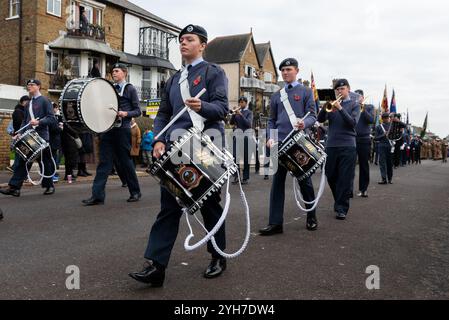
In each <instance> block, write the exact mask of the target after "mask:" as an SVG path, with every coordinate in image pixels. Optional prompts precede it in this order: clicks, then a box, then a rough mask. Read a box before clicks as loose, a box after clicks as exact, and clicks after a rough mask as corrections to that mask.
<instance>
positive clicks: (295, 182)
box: [280, 88, 327, 212]
mask: <svg viewBox="0 0 449 320" xmlns="http://www.w3.org/2000/svg"><path fill="white" fill-rule="evenodd" d="M280 94H281V102H282V104H283V105H284V108H285V111H286V112H287V114H288V118H289V119H290V123H291V125H292V127H293V130H292V131H291V132H290V134H288V135H287V138H288V137H289V136H290V135H291V134H293V132H295V131H297V129H296V128H295V125H296V123H297V122H298V118H297V117H296V114H295V112H294V111H293V108H292V106H291V104H290V101H289V100H288V94H287V92H286V91H285V88H283V89H282V90H281V91H280ZM309 114H310V112H308V113H307V114H306V115H305V116H304V117H303V118H301V119H300V121H304V120H305V119H306V118H307V117H308V116H309ZM287 138H285V139H284V141H282V143H284V142H285V141H286V140H287ZM326 160H327V158H325V159H324V163H323V166H322V170H321V180H320V187H319V188H318V193H317V196H316V198H315V200H313V201H311V202H308V201H305V200H304V199H303V197H302V195H301V192H299V191H298V186H299V184H298V179H297V178H296V177H293V193H294V194H295V201H296V204H297V205H298V207H299V209H301V210H302V211H304V212H311V211H313V210H315V208H316V207H317V206H318V202H319V201H320V199H321V196H322V195H323V193H324V187H325V185H326V174H325V170H324V168H325V167H326ZM298 198H299V200H301V201H302V202H303V203H305V204H309V205H312V207H311V208H310V209H307V208H304V207H303V206H302V205H301V202H300V201H299V200H298Z"/></svg>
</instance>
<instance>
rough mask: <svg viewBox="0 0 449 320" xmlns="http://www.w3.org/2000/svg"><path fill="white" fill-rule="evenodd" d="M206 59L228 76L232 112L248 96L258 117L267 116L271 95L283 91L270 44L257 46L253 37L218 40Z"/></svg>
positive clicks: (208, 47) (234, 36) (210, 45)
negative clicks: (259, 115)
mask: <svg viewBox="0 0 449 320" xmlns="http://www.w3.org/2000/svg"><path fill="white" fill-rule="evenodd" d="M204 56H205V59H206V60H207V61H210V62H213V63H217V64H219V65H220V66H221V67H222V68H223V69H224V71H225V72H226V75H227V77H228V79H229V102H230V106H231V108H233V107H236V106H237V104H238V97H239V96H246V97H247V98H248V101H249V102H250V104H251V107H252V110H253V112H254V114H255V115H256V116H257V115H258V114H260V113H264V114H267V112H268V110H267V107H268V105H269V99H270V97H271V95H272V94H273V93H274V92H276V91H278V90H279V89H280V88H279V86H278V85H277V79H278V72H277V69H276V63H275V61H274V56H273V53H272V50H271V45H270V43H269V42H268V43H264V44H256V43H255V42H254V37H253V34H252V33H247V34H240V35H232V36H225V37H218V38H215V39H213V40H212V41H211V42H209V44H208V46H207V48H206V52H205V55H204Z"/></svg>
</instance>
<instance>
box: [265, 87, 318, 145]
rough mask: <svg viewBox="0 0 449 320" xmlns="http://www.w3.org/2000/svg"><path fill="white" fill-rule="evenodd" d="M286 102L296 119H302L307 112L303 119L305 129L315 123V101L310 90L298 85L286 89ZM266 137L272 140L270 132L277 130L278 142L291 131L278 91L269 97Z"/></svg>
mask: <svg viewBox="0 0 449 320" xmlns="http://www.w3.org/2000/svg"><path fill="white" fill-rule="evenodd" d="M286 91H287V95H288V100H289V101H290V104H291V106H292V109H293V112H294V113H295V115H296V117H297V118H303V117H304V116H305V115H306V114H307V112H309V111H310V114H309V115H308V116H307V118H306V119H304V123H305V126H306V129H308V128H310V127H312V126H313V125H314V124H315V122H316V112H315V108H316V105H315V101H314V99H313V92H312V90H311V89H310V88H306V87H305V86H303V85H302V84H299V85H297V86H295V87H293V88H291V89H286ZM268 129H269V132H268V137H269V139H274V138H275V137H274V136H272V133H271V130H276V129H277V130H278V137H277V140H278V141H282V140H284V139H285V138H286V137H287V135H288V134H289V133H290V132H291V131H292V130H293V127H292V124H291V123H290V118H289V117H288V114H287V111H286V110H285V107H284V104H283V103H282V101H281V93H280V91H278V92H276V93H275V94H273V95H272V96H271V101H270V119H269V120H268Z"/></svg>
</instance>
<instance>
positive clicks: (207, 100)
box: [153, 61, 229, 146]
mask: <svg viewBox="0 0 449 320" xmlns="http://www.w3.org/2000/svg"><path fill="white" fill-rule="evenodd" d="M180 76H181V72H180V71H178V72H177V73H175V74H174V75H173V76H172V77H171V78H170V79H169V80H168V81H167V85H166V86H165V87H164V90H163V92H162V98H161V104H160V107H159V111H158V113H157V116H156V119H155V120H154V136H155V137H156V136H157V135H158V134H159V132H161V131H162V129H164V128H165V126H166V125H167V124H168V123H169V122H170V119H171V118H172V117H173V116H175V115H176V114H177V113H178V112H180V111H181V110H182V109H184V107H185V105H184V100H183V99H182V95H181V89H180V85H179V84H178V81H179V78H180ZM187 81H189V89H190V95H191V96H192V97H194V96H196V95H197V94H198V93H199V92H200V91H201V90H202V89H203V88H206V90H207V91H206V92H205V93H204V94H203V95H202V96H201V97H200V99H201V101H202V103H201V110H200V112H198V114H199V115H200V116H202V117H203V118H205V119H206V120H205V122H204V130H208V129H216V130H219V131H220V133H221V134H222V140H223V142H224V119H225V118H226V116H227V114H228V113H229V106H228V79H227V77H226V74H225V72H224V71H223V69H222V68H221V67H219V66H217V65H215V64H211V63H209V62H207V61H200V62H199V63H198V64H196V65H195V66H192V68H190V71H189V75H188V78H187ZM192 126H193V123H192V120H191V119H190V115H189V113H188V112H185V113H184V114H183V115H182V116H181V117H180V118H179V119H178V120H177V121H176V122H175V123H174V124H173V125H172V126H171V127H170V128H169V129H168V130H167V131H166V132H165V133H164V135H163V136H162V137H160V138H159V139H158V140H154V141H153V146H154V144H155V143H157V142H164V143H168V142H170V141H171V140H172V139H170V136H171V133H172V132H173V131H174V130H177V129H184V130H188V129H190V128H191V127H192Z"/></svg>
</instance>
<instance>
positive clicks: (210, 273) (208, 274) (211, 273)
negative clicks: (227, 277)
mask: <svg viewBox="0 0 449 320" xmlns="http://www.w3.org/2000/svg"><path fill="white" fill-rule="evenodd" d="M225 270H226V259H225V258H212V261H211V262H210V264H209V265H208V266H207V269H206V271H204V278H207V279H212V278H216V277H218V276H219V275H221V274H222V273H223V271H225Z"/></svg>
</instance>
